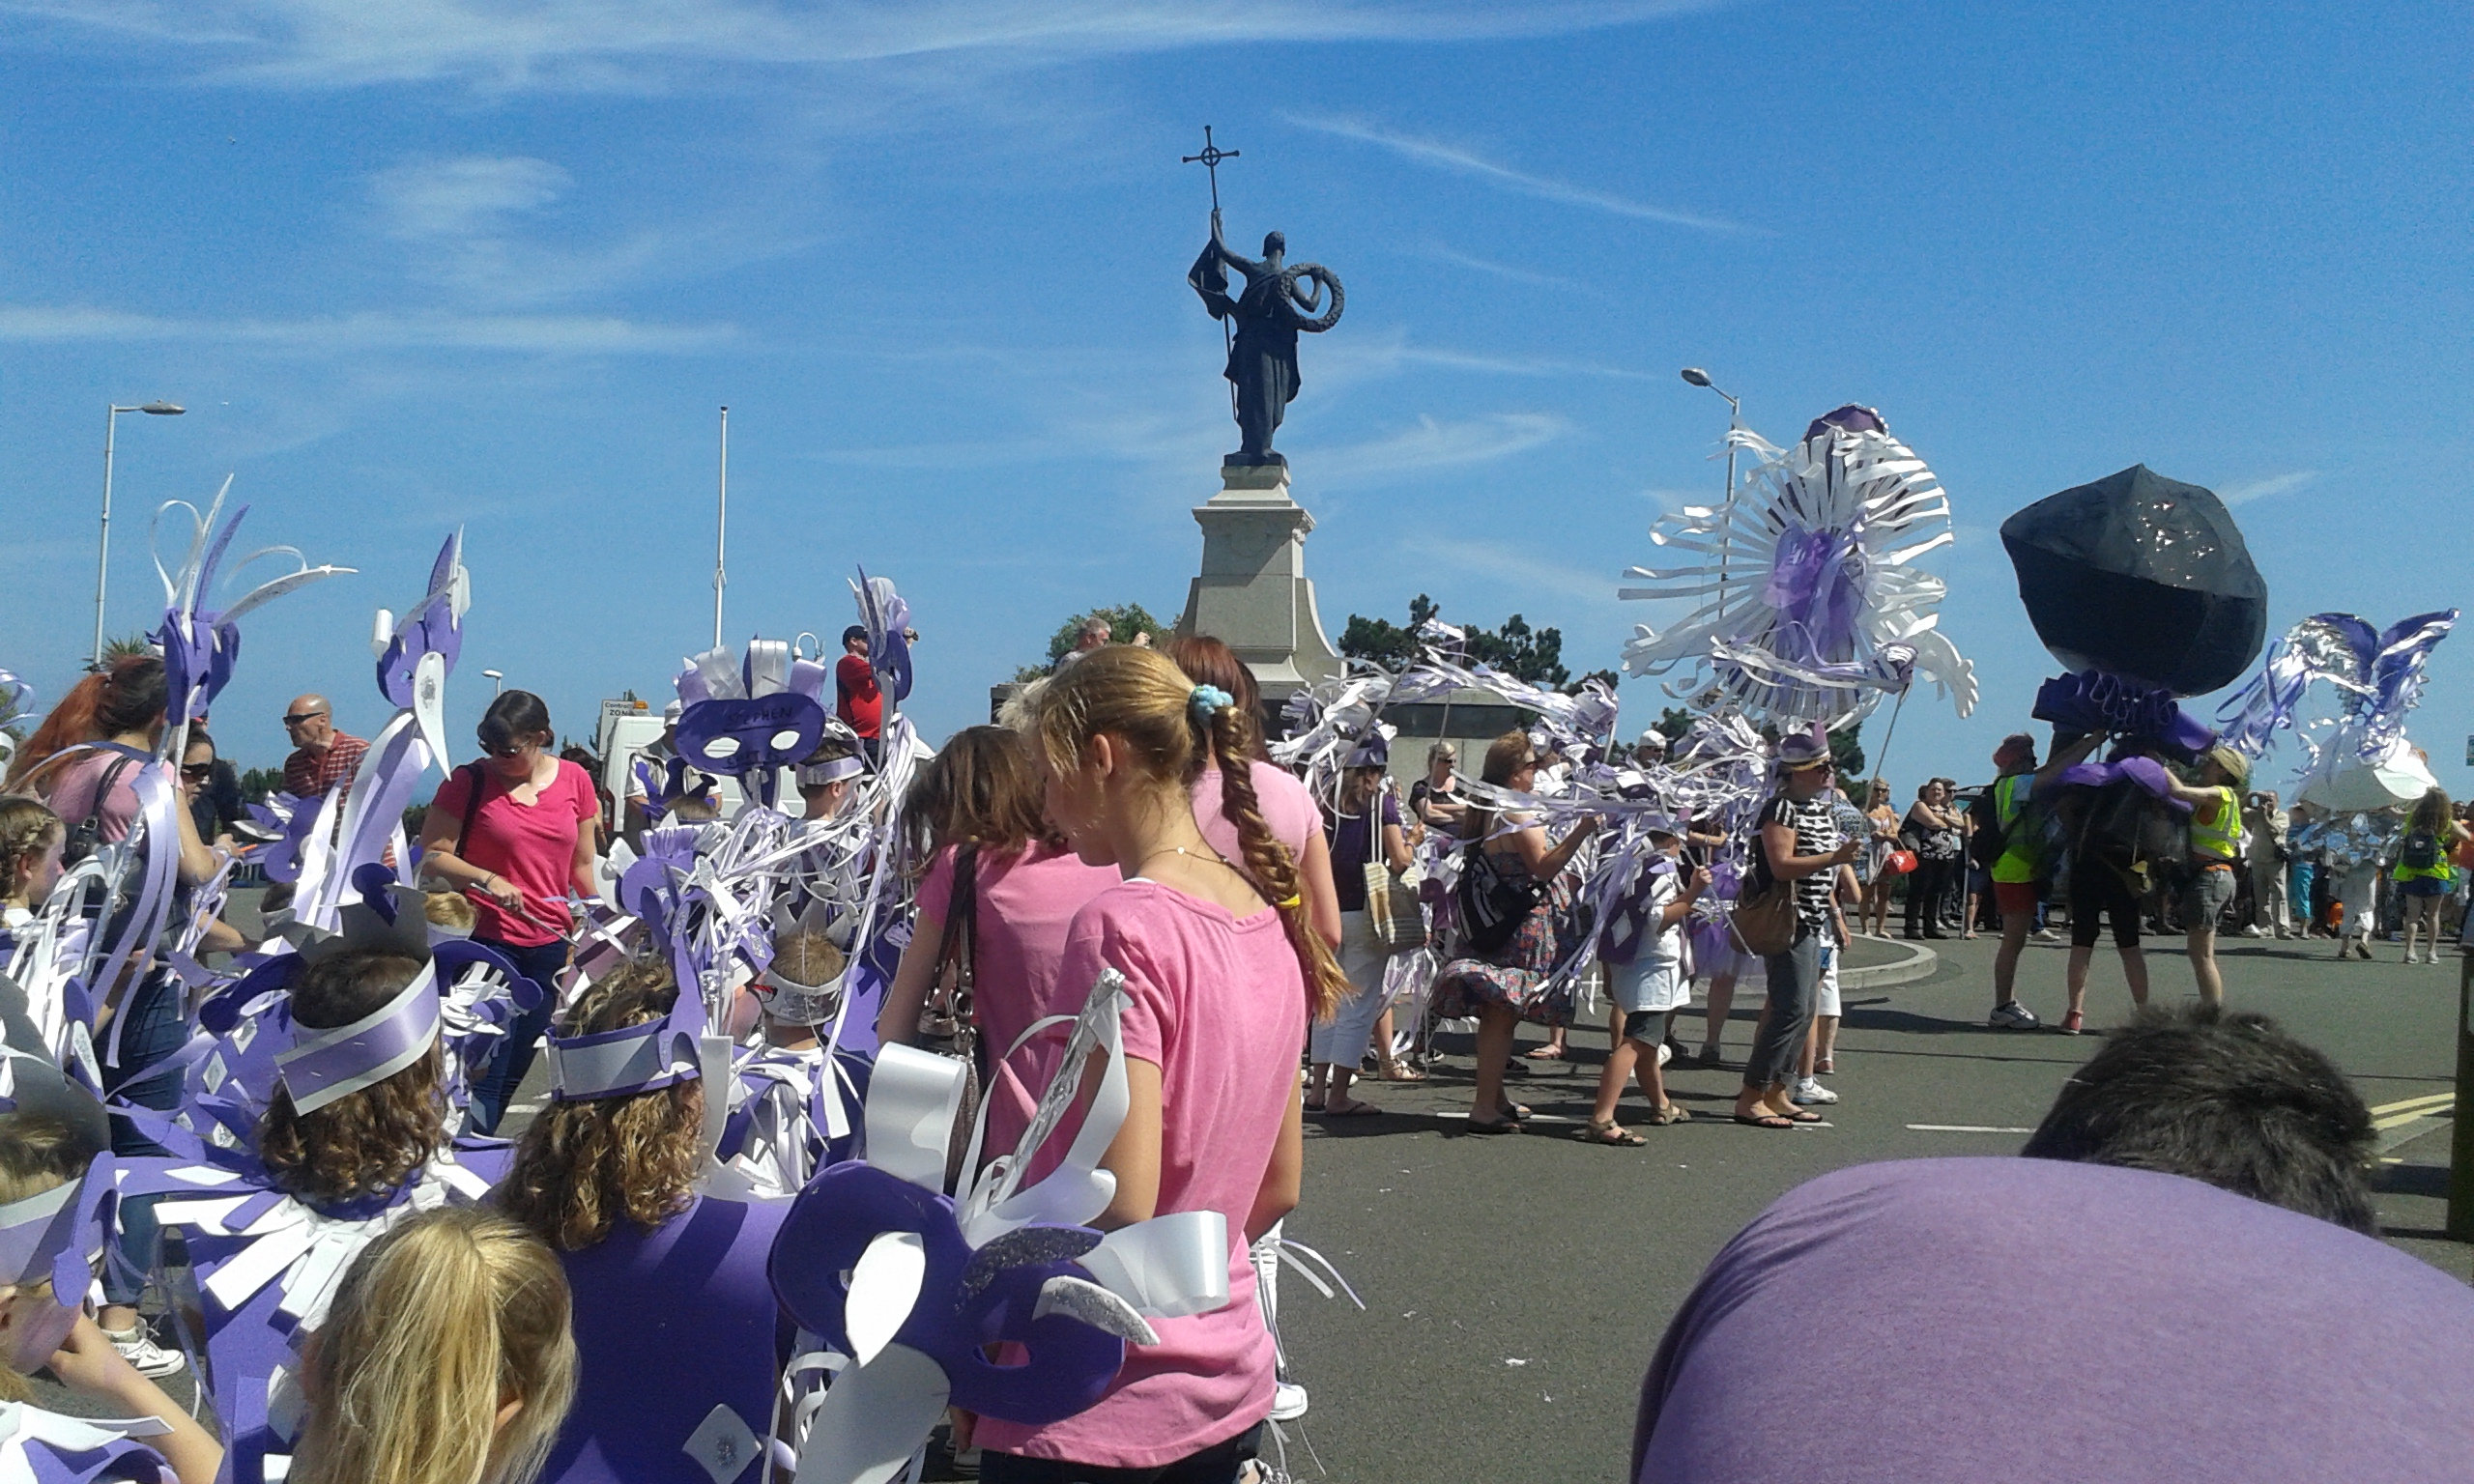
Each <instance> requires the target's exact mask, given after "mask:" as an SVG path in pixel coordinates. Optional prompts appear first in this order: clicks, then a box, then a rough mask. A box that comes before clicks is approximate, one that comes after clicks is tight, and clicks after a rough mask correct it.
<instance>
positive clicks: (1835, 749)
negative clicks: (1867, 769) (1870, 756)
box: [1829, 723, 1864, 803]
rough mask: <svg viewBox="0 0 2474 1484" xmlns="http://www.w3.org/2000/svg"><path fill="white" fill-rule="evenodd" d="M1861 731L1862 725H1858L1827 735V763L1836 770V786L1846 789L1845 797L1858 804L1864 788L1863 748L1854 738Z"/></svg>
mask: <svg viewBox="0 0 2474 1484" xmlns="http://www.w3.org/2000/svg"><path fill="white" fill-rule="evenodd" d="M1863 729H1864V728H1863V726H1862V724H1861V723H1858V724H1857V725H1856V726H1854V727H1850V728H1847V729H1846V730H1844V731H1833V732H1831V733H1830V734H1829V761H1830V765H1831V766H1832V767H1833V768H1835V769H1836V770H1837V773H1838V786H1840V787H1841V788H1844V789H1846V790H1847V796H1848V797H1849V798H1851V799H1855V800H1856V801H1857V802H1858V803H1861V802H1862V796H1863V788H1864V748H1863V745H1862V744H1861V743H1859V742H1857V741H1856V733H1858V732H1860V731H1862V730H1863Z"/></svg>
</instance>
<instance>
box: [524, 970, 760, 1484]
mask: <svg viewBox="0 0 2474 1484" xmlns="http://www.w3.org/2000/svg"><path fill="white" fill-rule="evenodd" d="M704 1025H705V1005H704V1002H703V1001H702V999H700V998H699V997H698V996H697V995H696V994H695V992H694V991H693V990H682V991H681V992H680V993H679V995H678V997H677V999H676V1002H675V1003H674V1005H673V1007H672V1010H671V1012H670V1013H668V1014H665V1015H663V1016H661V1017H660V1018H658V1019H655V1020H651V1021H648V1022H647V1023H645V1024H642V1025H631V1026H626V1027H623V1028H621V1029H619V1030H616V1031H608V1032H603V1033H600V1034H596V1035H586V1036H574V1037H556V1036H554V1037H552V1038H551V1041H550V1067H551V1075H552V1090H551V1097H552V1098H553V1099H557V1100H558V1101H561V1102H575V1101H581V1100H586V1099H603V1098H625V1097H633V1096H635V1095H636V1094H639V1093H647V1092H652V1091H655V1090H657V1089H660V1088H666V1087H670V1086H672V1085H674V1084H676V1083H678V1082H682V1081H687V1080H690V1079H693V1078H696V1077H699V1076H701V1075H702V1074H703V1062H704V1055H703V1048H704V1043H705V1039H706V1038H705V1035H704ZM789 1210H790V1208H789V1207H788V1206H787V1205H786V1204H782V1203H779V1202H771V1203H768V1202H762V1201H736V1200H728V1199H723V1198H721V1197H720V1196H716V1195H712V1194H705V1193H695V1194H691V1195H690V1196H689V1197H688V1202H687V1205H686V1207H685V1208H684V1209H683V1210H681V1211H680V1212H679V1213H677V1214H676V1215H675V1216H672V1217H671V1218H669V1219H668V1220H666V1221H664V1222H662V1223H661V1224H660V1225H659V1226H656V1227H651V1228H646V1227H642V1226H639V1225H637V1224H636V1223H634V1222H633V1221H628V1220H624V1219H622V1220H620V1221H619V1223H618V1224H617V1225H616V1226H615V1227H613V1228H612V1230H611V1233H610V1235H609V1236H608V1237H606V1238H604V1239H603V1240H602V1241H599V1242H596V1243H595V1244H593V1245H592V1246H590V1247H588V1248H585V1249H583V1250H581V1251H575V1252H561V1253H560V1254H559V1261H560V1262H561V1264H562V1265H564V1267H565V1269H566V1271H567V1285H568V1290H569V1293H570V1295H571V1297H572V1299H573V1302H574V1325H575V1337H576V1353H577V1357H578V1362H579V1365H578V1369H579V1375H578V1378H577V1386H576V1400H575V1406H574V1408H573V1410H572V1411H570V1412H569V1413H568V1414H567V1420H566V1422H565V1424H564V1425H563V1426H562V1427H561V1429H560V1431H559V1439H558V1441H557V1443H556V1444H555V1445H554V1446H553V1447H552V1449H551V1453H550V1459H549V1463H548V1464H547V1466H546V1467H545V1468H544V1469H543V1470H542V1474H541V1477H542V1479H543V1480H544V1481H546V1484H658V1481H676V1484H733V1481H734V1480H736V1479H739V1478H740V1477H742V1476H743V1475H745V1474H746V1473H747V1470H749V1468H750V1466H752V1465H754V1464H755V1463H756V1462H757V1460H758V1459H759V1458H760V1457H762V1455H763V1453H764V1451H765V1448H764V1442H763V1440H764V1439H765V1438H766V1437H767V1436H768V1435H769V1434H770V1432H771V1431H772V1420H773V1404H774V1388H775V1383H776V1379H777V1378H778V1377H779V1376H780V1374H781V1368H782V1367H781V1362H782V1358H783V1356H784V1354H785V1353H786V1348H787V1340H788V1337H789V1332H788V1327H787V1326H786V1325H785V1324H784V1322H783V1320H782V1315H781V1309H780V1306H779V1305H778V1304H777V1303H776V1302H775V1300H774V1297H773V1290H772V1287H771V1285H770V1284H769V1283H768V1282H767V1280H766V1277H765V1262H766V1259H767V1257H768V1255H769V1254H770V1253H771V1251H772V1248H773V1242H774V1239H775V1237H776V1236H777V1235H778V1234H779V1232H780V1230H781V1226H782V1222H783V1220H784V1218H785V1217H786V1216H787V1215H788V1214H789Z"/></svg>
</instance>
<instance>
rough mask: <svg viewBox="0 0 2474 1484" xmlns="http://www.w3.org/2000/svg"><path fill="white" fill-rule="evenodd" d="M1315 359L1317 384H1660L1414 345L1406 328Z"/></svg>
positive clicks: (1641, 377) (1564, 363) (1602, 368)
mask: <svg viewBox="0 0 2474 1484" xmlns="http://www.w3.org/2000/svg"><path fill="white" fill-rule="evenodd" d="M1313 354H1314V359H1313V361H1312V362H1311V364H1310V366H1309V370H1311V371H1312V372H1314V373H1315V376H1316V379H1317V380H1318V381H1322V380H1330V381H1335V382H1340V383H1343V384H1345V383H1348V382H1354V381H1362V380H1366V379H1370V378H1373V377H1381V376H1396V375H1398V374H1399V373H1401V372H1403V371H1408V370H1416V369H1426V370H1436V371H1467V372H1472V373H1477V374H1482V375H1488V376H1519V377H1556V376H1578V377H1594V378H1600V379H1608V380H1614V381H1627V382H1628V381H1645V380H1656V379H1657V378H1655V377H1654V376H1652V374H1651V373H1649V372H1647V371H1639V370H1634V369H1632V368H1631V367H1628V366H1607V365H1600V364H1598V363H1597V362H1595V361H1586V360H1567V359H1565V358H1563V357H1559V356H1521V355H1500V354H1495V353H1491V352H1486V351H1464V350H1455V349H1453V348H1452V347H1449V346H1434V345H1415V344H1412V343H1411V342H1410V340H1409V337H1408V333H1407V331H1405V330H1401V329H1389V330H1383V331H1379V332H1368V333H1366V334H1361V335H1358V336H1357V337H1355V338H1353V339H1349V340H1343V341H1340V342H1339V343H1338V344H1336V345H1331V346H1323V345H1316V346H1314V347H1313Z"/></svg>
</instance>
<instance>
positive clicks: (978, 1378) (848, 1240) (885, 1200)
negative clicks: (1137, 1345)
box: [768, 1162, 1125, 1426]
mask: <svg viewBox="0 0 2474 1484" xmlns="http://www.w3.org/2000/svg"><path fill="white" fill-rule="evenodd" d="M887 1233H910V1234H914V1235H915V1236H916V1237H917V1238H918V1239H919V1241H920V1242H921V1244H922V1246H923V1247H924V1248H925V1252H926V1259H927V1270H926V1275H925V1277H924V1278H923V1279H922V1281H921V1283H920V1288H919V1296H918V1299H917V1300H916V1301H915V1302H914V1303H912V1305H911V1307H910V1312H909V1313H908V1315H907V1316H906V1318H905V1319H904V1320H903V1322H902V1325H901V1327H899V1328H898V1329H896V1330H895V1331H894V1334H893V1340H894V1342H896V1343H899V1344H902V1345H906V1346H908V1347H909V1348H911V1349H912V1350H915V1351H918V1352H919V1353H920V1354H922V1355H924V1356H928V1357H929V1358H930V1359H932V1360H934V1361H935V1363H936V1364H937V1365H938V1366H940V1367H941V1368H942V1369H943V1370H944V1373H945V1377H946V1379H947V1381H948V1382H949V1383H950V1384H951V1385H952V1388H953V1390H952V1399H953V1405H955V1406H957V1407H961V1408H964V1409H965V1410H967V1411H970V1412H975V1413H980V1414H982V1415H984V1416H991V1417H1002V1418H1004V1419H1005V1420H1007V1421H1010V1422H1020V1423H1022V1424H1024V1425H1026V1426H1040V1425H1043V1424H1046V1423H1050V1422H1057V1421H1062V1420H1063V1419H1065V1418H1067V1417H1070V1416H1073V1415H1075V1414H1076V1413H1079V1412H1082V1411H1085V1410H1086V1409H1088V1408H1089V1407H1090V1406H1091V1405H1092V1404H1093V1403H1095V1402H1097V1401H1098V1400H1099V1399H1100V1397H1101V1396H1102V1395H1103V1394H1104V1393H1105V1392H1106V1391H1107V1390H1108V1383H1109V1382H1110V1381H1112V1380H1114V1379H1115V1377H1116V1374H1117V1371H1118V1369H1119V1368H1120V1367H1121V1366H1123V1365H1124V1363H1125V1341H1124V1340H1123V1339H1121V1338H1119V1337H1118V1336H1116V1335H1114V1334H1110V1333H1108V1332H1106V1331H1103V1330H1101V1329H1098V1328H1096V1327H1092V1326H1090V1325H1088V1324H1085V1323H1084V1322H1082V1321H1081V1320H1079V1319H1075V1318H1071V1317H1068V1316H1067V1315H1065V1314H1062V1313H1050V1314H1048V1315H1046V1316H1044V1317H1034V1312H1033V1311H1034V1309H1035V1308H1036V1307H1037V1305H1038V1303H1039V1299H1040V1294H1041V1290H1042V1289H1043V1288H1044V1287H1045V1286H1046V1285H1047V1284H1048V1282H1049V1281H1050V1279H1052V1278H1058V1277H1079V1276H1082V1275H1083V1273H1082V1270H1081V1269H1080V1268H1079V1266H1077V1264H1076V1262H1075V1259H1076V1258H1078V1257H1079V1256H1081V1255H1082V1254H1083V1253H1085V1252H1088V1251H1090V1250H1091V1249H1092V1248H1093V1247H1095V1246H1097V1245H1098V1244H1099V1241H1100V1234H1099V1233H1097V1232H1094V1231H1092V1230H1090V1229H1089V1228H1087V1227H1079V1226H1037V1225H1034V1226H1025V1227H1022V1228H1021V1229H1019V1230H1018V1231H1015V1232H1011V1233H1008V1234H1007V1235H1005V1236H1004V1237H1000V1238H997V1239H996V1240H994V1241H990V1242H989V1243H987V1244H986V1245H985V1246H983V1247H981V1248H979V1249H978V1250H977V1251H976V1252H974V1251H973V1250H972V1249H971V1248H970V1246H969V1245H968V1244H967V1243H965V1242H964V1241H963V1236H962V1230H961V1228H960V1227H959V1226H958V1225H957V1224H956V1223H955V1219H954V1204H953V1202H952V1201H951V1200H950V1199H948V1198H947V1197H945V1196H943V1195H940V1194H937V1193H936V1192H935V1191H931V1190H926V1189H923V1188H921V1187H920V1186H918V1185H914V1184H910V1183H909V1182H908V1181H906V1180H903V1179H902V1178H901V1177H899V1176H896V1175H893V1174H890V1173H888V1172H886V1171H884V1170H880V1169H877V1168H876V1167H874V1166H872V1165H867V1164H861V1163H856V1162H852V1163H846V1164H837V1165H834V1166H833V1167H831V1168H830V1169H827V1170H824V1171H822V1172H820V1174H818V1176H817V1177H816V1179H814V1180H813V1181H810V1182H809V1183H808V1185H807V1188H806V1189H804V1190H802V1191H800V1192H799V1195H798V1198H797V1200H795V1201H794V1202H792V1204H791V1214H790V1216H789V1218H788V1219H786V1220H785V1221H784V1222H783V1224H782V1233H781V1236H780V1237H779V1239H777V1240H776V1241H775V1242H774V1244H773V1256H772V1260H771V1263H770V1265H769V1268H768V1270H769V1272H770V1274H771V1277H772V1280H773V1292H774V1294H775V1296H776V1297H777V1298H779V1299H781V1300H782V1306H783V1307H784V1308H785V1309H787V1310H789V1311H790V1313H791V1317H792V1318H794V1319H796V1320H797V1321H798V1322H799V1323H800V1324H801V1325H802V1326H804V1327H807V1328H809V1329H812V1330H814V1331H816V1332H817V1333H818V1334H820V1335H822V1336H824V1337H825V1339H826V1340H827V1341H828V1342H829V1343H831V1344H832V1345H833V1346H834V1347H835V1348H837V1349H839V1350H841V1351H842V1352H843V1353H844V1354H846V1355H847V1354H852V1353H853V1352H854V1347H853V1345H852V1341H851V1337H850V1334H849V1328H848V1327H847V1324H846V1320H845V1314H846V1304H847V1302H848V1300H849V1285H848V1284H847V1283H846V1282H845V1281H844V1277H843V1275H844V1274H845V1273H846V1272H849V1270H852V1269H853V1268H854V1267H855V1266H856V1265H857V1264H858V1262H859V1260H860V1257H861V1255H862V1254H864V1253H865V1252H866V1251H867V1250H868V1248H869V1246H870V1244H871V1243H873V1242H874V1241H876V1240H877V1238H878V1237H880V1236H883V1235H885V1234H887ZM999 1342H1010V1343H1013V1344H1017V1345H1021V1346H1022V1347H1023V1349H1024V1350H1025V1351H1026V1352H1027V1358H1026V1359H1025V1360H1023V1361H1022V1362H1021V1364H1015V1365H1000V1364H997V1363H996V1362H994V1361H992V1360H990V1359H989V1358H988V1357H987V1356H986V1355H985V1354H984V1347H986V1346H988V1345H992V1344H995V1343H999Z"/></svg>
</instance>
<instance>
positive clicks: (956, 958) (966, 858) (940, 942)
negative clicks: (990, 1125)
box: [919, 842, 988, 1190]
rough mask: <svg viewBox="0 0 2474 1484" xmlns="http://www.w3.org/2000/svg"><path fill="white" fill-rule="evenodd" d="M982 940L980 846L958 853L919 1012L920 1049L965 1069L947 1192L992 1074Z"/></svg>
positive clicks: (959, 1171)
mask: <svg viewBox="0 0 2474 1484" xmlns="http://www.w3.org/2000/svg"><path fill="white" fill-rule="evenodd" d="M978 937H979V846H978V845H977V844H975V843H969V842H964V843H963V844H960V845H957V846H955V847H954V887H953V891H952V892H951V893H950V894H949V895H948V896H947V897H946V899H945V925H944V930H943V931H942V932H941V933H940V934H938V936H937V939H936V968H935V979H934V980H932V981H930V983H929V986H928V999H927V1001H926V1003H924V1004H922V1005H921V1006H920V1007H919V1047H920V1049H921V1050H923V1051H934V1052H935V1053H936V1054H937V1055H939V1056H950V1057H953V1058H954V1059H955V1060H957V1061H959V1062H961V1063H962V1064H963V1068H964V1072H963V1098H962V1104H961V1106H960V1107H958V1108H956V1109H955V1111H954V1131H953V1135H952V1137H951V1138H950V1139H948V1140H947V1141H946V1146H945V1148H946V1155H945V1188H946V1189H948V1190H952V1189H955V1188H957V1185H956V1181H957V1180H959V1179H961V1178H962V1177H963V1176H964V1173H965V1172H964V1169H963V1167H962V1162H963V1159H964V1157H965V1156H966V1155H967V1153H968V1151H969V1148H970V1130H971V1128H972V1127H973V1126H974V1125H975V1124H976V1123H977V1122H978V1119H979V1099H980V1093H981V1090H982V1089H983V1088H984V1087H986V1086H987V1080H988V1069H987V1068H985V1067H983V1066H981V1065H980V1063H981V1060H982V1057H981V1047H980V1040H979V1024H978V1018H977V1016H976V1015H975V1014H974V1013H973V1012H972V1007H971V954H972V949H973V948H974V946H975V944H976V942H977V940H978Z"/></svg>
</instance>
